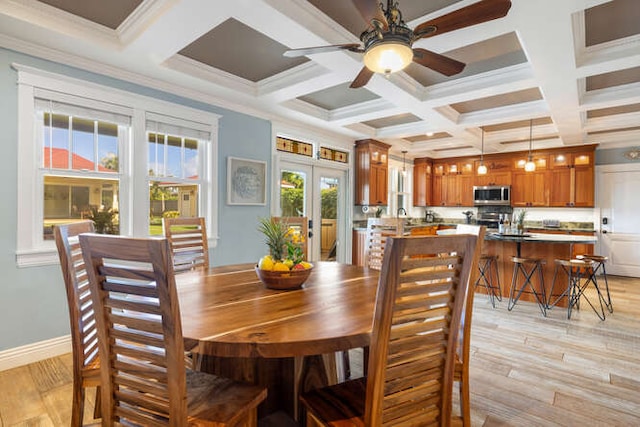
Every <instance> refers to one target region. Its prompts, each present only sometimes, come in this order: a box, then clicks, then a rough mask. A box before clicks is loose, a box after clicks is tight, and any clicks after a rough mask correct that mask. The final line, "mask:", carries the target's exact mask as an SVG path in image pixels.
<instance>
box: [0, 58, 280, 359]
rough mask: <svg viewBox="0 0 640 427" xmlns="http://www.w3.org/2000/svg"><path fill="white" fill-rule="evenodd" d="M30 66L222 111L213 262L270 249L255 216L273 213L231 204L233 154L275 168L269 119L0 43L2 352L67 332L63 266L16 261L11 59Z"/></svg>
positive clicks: (250, 256)
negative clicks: (229, 184)
mask: <svg viewBox="0 0 640 427" xmlns="http://www.w3.org/2000/svg"><path fill="white" fill-rule="evenodd" d="M14 62H15V63H19V64H23V65H29V66H33V67H36V68H39V69H42V70H46V71H51V72H55V73H59V74H65V75H68V76H70V77H74V78H79V79H84V80H88V81H91V82H95V83H99V84H102V85H106V86H112V87H114V88H117V89H122V90H128V91H130V92H134V93H138V94H142V95H146V96H151V97H155V98H158V99H162V100H165V101H170V102H174V103H177V104H183V105H187V106H189V107H193V108H199V109H202V110H205V111H209V112H213V113H216V114H219V115H221V116H222V118H221V119H220V122H219V125H220V127H219V139H218V143H219V146H218V148H219V150H218V162H219V164H218V198H219V200H218V207H219V221H218V227H219V236H220V240H219V241H218V245H217V247H216V248H214V249H212V251H211V253H212V261H213V264H214V265H225V264H231V263H239V262H255V261H256V260H257V259H258V258H259V257H260V256H262V255H263V253H264V252H265V248H264V247H263V246H264V245H263V244H262V243H261V242H262V238H261V236H260V235H259V233H258V232H257V231H256V224H257V218H258V217H262V216H268V215H269V205H268V203H267V206H228V205H226V198H227V195H226V169H227V167H226V162H227V157H228V156H234V157H244V158H250V159H257V160H263V161H267V163H268V168H270V167H271V123H270V122H269V121H266V120H263V119H259V118H256V117H252V116H248V115H245V114H239V113H236V112H233V111H229V110H226V109H223V108H219V107H216V106H214V105H208V104H204V103H202V102H197V101H193V100H190V99H185V98H181V97H179V96H176V95H172V94H168V93H164V92H161V91H157V90H154V89H150V88H146V87H142V86H138V85H135V84H131V83H127V82H123V81H120V80H116V79H112V78H108V77H104V76H100V75H97V74H93V73H88V72H86V71H82V70H79V69H75V68H71V67H68V66H65V65H61V64H57V63H53V62H49V61H44V60H41V59H38V58H34V57H31V56H27V55H24V54H20V53H17V52H13V51H10V50H6V49H0V100H1V102H0V129H2V132H0V146H1V147H2V153H3V155H2V156H1V157H0V182H2V183H4V185H3V186H2V193H1V194H2V201H3V209H2V213H1V218H2V220H1V221H0V271H2V280H1V281H0V351H2V350H6V349H11V348H14V347H19V346H22V345H25V344H31V343H35V342H39V341H43V340H46V339H50V338H56V337H60V336H63V335H67V334H68V333H69V320H68V314H67V303H66V296H65V292H64V283H63V280H62V274H61V271H60V267H59V266H58V265H52V266H45V267H30V268H17V266H16V257H15V249H16V228H17V221H16V217H17V212H16V204H17V199H16V190H17V188H16V187H17V184H16V177H17V153H18V151H17V122H18V118H17V84H16V81H17V72H16V71H15V70H13V69H12V68H11V64H12V63H14Z"/></svg>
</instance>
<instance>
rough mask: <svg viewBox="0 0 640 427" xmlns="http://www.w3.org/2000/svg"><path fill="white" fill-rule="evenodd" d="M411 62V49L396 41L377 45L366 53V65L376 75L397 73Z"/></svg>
mask: <svg viewBox="0 0 640 427" xmlns="http://www.w3.org/2000/svg"><path fill="white" fill-rule="evenodd" d="M411 61H413V50H412V49H411V47H410V46H409V45H407V44H406V43H402V42H398V41H395V40H391V41H380V42H378V43H375V44H374V45H372V46H371V47H369V48H368V49H367V51H366V52H365V53H364V65H365V66H366V67H367V68H368V69H370V70H371V71H373V72H374V73H380V74H391V73H395V72H396V71H400V70H402V69H404V68H406V67H407V65H409V64H410V63H411Z"/></svg>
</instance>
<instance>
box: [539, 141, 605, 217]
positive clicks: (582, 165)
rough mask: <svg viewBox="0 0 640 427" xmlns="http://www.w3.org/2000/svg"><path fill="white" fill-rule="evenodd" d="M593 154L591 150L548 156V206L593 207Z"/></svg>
mask: <svg viewBox="0 0 640 427" xmlns="http://www.w3.org/2000/svg"><path fill="white" fill-rule="evenodd" d="M594 154H595V153H594V151H593V150H591V151H584V152H575V153H564V152H560V153H554V154H551V155H550V156H549V157H550V159H549V163H550V171H549V206H562V207H592V206H594V193H595V191H594V187H595V182H594V181H595V171H594V166H593V164H594Z"/></svg>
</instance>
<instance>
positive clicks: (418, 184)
mask: <svg viewBox="0 0 640 427" xmlns="http://www.w3.org/2000/svg"><path fill="white" fill-rule="evenodd" d="M431 168H432V165H431V161H430V160H429V159H415V160H414V161H413V205H414V206H430V205H431V181H432V180H431Z"/></svg>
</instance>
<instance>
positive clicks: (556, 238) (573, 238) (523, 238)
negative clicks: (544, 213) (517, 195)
mask: <svg viewBox="0 0 640 427" xmlns="http://www.w3.org/2000/svg"><path fill="white" fill-rule="evenodd" d="M485 240H501V241H506V242H541V243H596V242H597V241H598V238H597V237H596V236H579V235H575V234H568V233H567V234H548V233H524V234H522V235H515V234H500V233H487V234H485Z"/></svg>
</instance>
